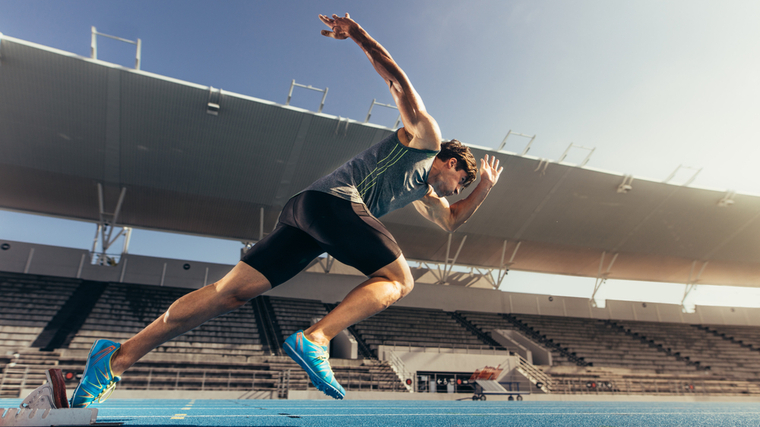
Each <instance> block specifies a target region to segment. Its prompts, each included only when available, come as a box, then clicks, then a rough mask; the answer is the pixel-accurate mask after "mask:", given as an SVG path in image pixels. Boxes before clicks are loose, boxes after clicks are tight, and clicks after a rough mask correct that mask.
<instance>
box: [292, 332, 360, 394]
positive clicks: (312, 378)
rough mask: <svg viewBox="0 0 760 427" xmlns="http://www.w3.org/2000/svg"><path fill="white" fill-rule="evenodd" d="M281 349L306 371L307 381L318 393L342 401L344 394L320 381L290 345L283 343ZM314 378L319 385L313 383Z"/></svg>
mask: <svg viewBox="0 0 760 427" xmlns="http://www.w3.org/2000/svg"><path fill="white" fill-rule="evenodd" d="M283 348H285V352H286V353H288V356H290V358H291V359H293V360H295V361H296V363H298V364H299V365H301V368H303V370H304V371H306V373H307V374H309V379H310V380H311V382H312V383H313V384H314V386H315V387H317V389H318V390H319V391H321V392H322V393H324V394H326V395H328V396H330V397H332V398H333V399H341V400H342V399H343V397H344V396H345V394H343V393H341V392H340V391H339V390H338V389H337V388H335V387H333V386H332V385H330V384H329V383H327V382H325V381H324V380H322V379H321V378H319V376H317V374H316V372H314V371H313V370H312V369H311V367H310V366H309V364H308V363H306V361H305V360H303V359H302V358H301V356H300V355H299V354H298V353H297V352H296V351H295V349H293V347H291V346H290V344H288V343H285V344H284V345H283ZM315 378H316V379H317V381H316V382H317V383H319V384H316V383H315V381H314V379H315ZM319 385H321V386H322V387H326V388H327V390H322V389H321V388H320V387H319ZM328 391H332V392H333V393H335V394H334V395H333V394H331V393H328Z"/></svg>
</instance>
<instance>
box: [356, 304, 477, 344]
mask: <svg viewBox="0 0 760 427" xmlns="http://www.w3.org/2000/svg"><path fill="white" fill-rule="evenodd" d="M354 327H355V329H356V331H357V333H358V334H359V335H360V336H361V338H362V339H363V340H364V342H365V343H367V345H368V346H369V348H370V349H371V350H372V351H373V352H375V355H377V350H378V346H380V345H391V346H415V347H442V348H485V347H488V345H487V344H486V343H484V342H483V341H481V340H480V339H479V338H478V337H477V336H476V335H475V334H473V333H472V332H470V331H468V330H467V329H466V328H464V327H463V326H462V325H460V324H459V323H457V321H456V320H454V319H453V318H452V317H451V316H450V315H449V314H447V313H446V312H445V311H443V310H434V309H424V308H409V307H389V308H388V309H386V310H385V311H382V312H380V313H378V314H376V315H374V316H372V317H370V318H369V319H365V320H362V321H361V322H359V323H357V324H356V325H355V326H354Z"/></svg>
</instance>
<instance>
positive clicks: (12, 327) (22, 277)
mask: <svg viewBox="0 0 760 427" xmlns="http://www.w3.org/2000/svg"><path fill="white" fill-rule="evenodd" d="M80 283H81V281H80V280H77V279H65V278H59V277H49V276H37V275H32V274H16V273H0V348H5V349H16V348H24V347H29V346H30V345H31V344H32V343H33V342H34V340H35V339H36V338H37V336H38V335H39V334H40V332H42V330H43V328H44V327H45V326H46V325H47V324H48V322H50V319H52V318H53V316H55V314H56V313H57V312H58V310H60V308H61V306H63V304H64V303H65V302H66V300H68V298H69V297H70V296H71V294H72V293H73V292H74V291H75V290H76V288H77V286H79V284H80Z"/></svg>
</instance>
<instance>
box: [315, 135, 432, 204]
mask: <svg viewBox="0 0 760 427" xmlns="http://www.w3.org/2000/svg"><path fill="white" fill-rule="evenodd" d="M436 154H438V151H435V150H420V149H416V148H411V147H407V146H405V145H404V144H402V143H401V141H399V139H398V134H397V132H393V134H391V135H389V136H388V137H387V138H385V139H383V140H382V141H380V142H378V143H377V144H375V145H373V146H371V147H369V148H368V149H366V150H364V151H363V152H361V153H359V154H357V155H356V156H355V157H354V158H353V159H351V160H349V161H348V162H346V163H344V164H343V165H342V166H340V167H339V168H338V169H336V170H335V171H334V172H333V173H331V174H329V175H326V176H324V177H322V178H320V179H318V180H317V181H315V182H314V183H313V184H312V185H310V186H309V187H307V188H306V189H305V190H304V191H309V190H314V191H321V192H323V193H328V194H332V195H333V196H337V197H340V198H341V199H344V200H350V201H352V202H354V203H364V204H365V205H366V206H367V209H368V210H369V211H370V213H371V214H372V215H374V216H375V217H376V218H379V217H381V216H383V215H385V214H387V213H388V212H390V211H393V210H395V209H399V208H402V207H404V206H406V205H408V204H409V203H411V202H413V201H415V200H418V199H420V198H422V197H423V196H424V195H425V194H427V192H428V184H427V177H428V174H429V173H430V168H431V167H432V165H433V160H435V156H436Z"/></svg>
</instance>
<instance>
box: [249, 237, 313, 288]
mask: <svg viewBox="0 0 760 427" xmlns="http://www.w3.org/2000/svg"><path fill="white" fill-rule="evenodd" d="M323 252H324V249H322V248H321V247H320V245H319V244H317V242H316V241H315V240H314V239H313V238H312V237H311V236H309V235H308V234H307V233H305V232H304V231H302V230H299V229H297V228H295V227H291V226H289V225H285V224H282V223H280V224H278V225H277V227H276V228H275V229H274V231H273V232H272V233H270V234H269V235H267V236H266V237H265V238H263V239H261V240H260V241H259V242H258V243H256V244H255V245H253V247H252V248H251V249H250V250H248V252H246V253H245V255H243V258H242V259H241V261H242V262H244V263H245V264H248V265H249V266H251V267H253V268H254V269H255V270H257V271H259V272H260V273H261V274H263V275H264V277H266V279H267V280H268V281H269V283H270V284H271V285H272V287H275V286H277V285H280V284H282V283H284V282H286V281H288V280H290V279H291V278H293V276H295V275H296V274H298V273H299V272H301V270H303V269H304V268H306V267H307V266H308V265H309V263H310V262H311V261H312V260H313V259H314V258H316V257H317V256H319V255H320V254H322V253H323Z"/></svg>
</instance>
